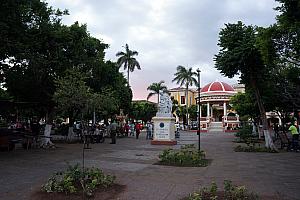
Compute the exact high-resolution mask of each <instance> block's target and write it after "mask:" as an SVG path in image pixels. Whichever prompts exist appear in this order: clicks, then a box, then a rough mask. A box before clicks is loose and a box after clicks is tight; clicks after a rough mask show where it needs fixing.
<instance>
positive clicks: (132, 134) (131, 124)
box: [130, 122, 134, 136]
mask: <svg viewBox="0 0 300 200" xmlns="http://www.w3.org/2000/svg"><path fill="white" fill-rule="evenodd" d="M130 136H134V123H133V122H131V123H130Z"/></svg>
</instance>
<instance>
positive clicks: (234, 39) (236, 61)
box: [215, 21, 276, 149]
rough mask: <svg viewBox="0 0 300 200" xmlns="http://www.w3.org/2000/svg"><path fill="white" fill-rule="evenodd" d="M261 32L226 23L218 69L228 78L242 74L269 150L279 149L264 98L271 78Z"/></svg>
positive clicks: (250, 27)
mask: <svg viewBox="0 0 300 200" xmlns="http://www.w3.org/2000/svg"><path fill="white" fill-rule="evenodd" d="M258 31H259V29H258V28H256V27H253V26H246V25H244V24H243V23H242V22H240V21H239V22H238V23H236V24H226V25H225V28H223V29H222V30H221V31H220V33H219V36H220V38H219V44H218V45H219V46H220V51H219V53H218V54H217V55H216V56H215V61H216V68H217V69H218V70H220V71H221V73H222V74H223V75H225V76H227V77H229V78H232V77H233V76H235V75H237V74H240V75H241V81H242V82H243V83H245V84H246V86H248V87H250V88H251V89H253V91H254V94H255V97H256V101H257V105H258V108H259V111H260V115H261V120H262V125H263V130H264V134H265V141H266V147H267V148H271V149H276V147H275V146H274V144H273V141H272V139H271V136H270V133H269V129H268V122H267V117H266V109H265V106H264V104H263V100H262V97H261V90H260V89H261V85H262V84H263V83H264V81H265V80H266V78H267V77H268V75H269V73H268V72H269V71H270V70H271V68H270V67H271V66H267V65H266V63H265V62H264V59H263V56H262V54H261V51H260V50H261V49H260V48H259V46H258V44H257V43H258V42H257V41H258V36H257V33H258Z"/></svg>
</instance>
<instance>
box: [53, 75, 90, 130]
mask: <svg viewBox="0 0 300 200" xmlns="http://www.w3.org/2000/svg"><path fill="white" fill-rule="evenodd" d="M84 79H85V77H84V76H83V74H82V73H80V72H79V71H77V70H68V71H67V73H66V76H65V77H63V78H60V79H58V80H57V81H56V84H57V85H56V86H57V90H56V92H55V94H54V97H53V98H54V100H55V101H56V102H57V105H58V109H59V110H60V111H62V112H63V113H65V116H69V117H70V118H71V122H73V121H74V119H75V118H76V117H77V116H78V115H79V114H81V113H82V112H83V110H84V109H85V108H86V107H87V106H88V103H89V101H90V99H92V93H91V89H90V88H89V87H88V86H86V84H85V81H84ZM70 125H73V123H70Z"/></svg>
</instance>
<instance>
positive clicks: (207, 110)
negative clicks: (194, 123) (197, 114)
mask: <svg viewBox="0 0 300 200" xmlns="http://www.w3.org/2000/svg"><path fill="white" fill-rule="evenodd" d="M209 109H210V108H209V103H207V118H209V117H210V115H209Z"/></svg>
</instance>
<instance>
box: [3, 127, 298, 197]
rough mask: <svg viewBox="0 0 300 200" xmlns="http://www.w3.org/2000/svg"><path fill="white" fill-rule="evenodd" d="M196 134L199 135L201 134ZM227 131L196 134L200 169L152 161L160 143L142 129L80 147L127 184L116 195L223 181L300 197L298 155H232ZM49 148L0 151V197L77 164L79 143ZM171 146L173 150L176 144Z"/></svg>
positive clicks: (172, 191) (177, 192) (176, 191)
mask: <svg viewBox="0 0 300 200" xmlns="http://www.w3.org/2000/svg"><path fill="white" fill-rule="evenodd" d="M201 134H202V133H201ZM232 140H233V134H231V133H226V134H224V133H217V134H207V133H203V134H202V135H201V145H202V148H203V149H204V150H205V151H206V152H207V158H209V159H213V161H212V163H211V165H209V166H208V167H206V168H179V167H167V166H159V165H152V164H153V163H154V162H156V161H157V159H158V158H157V156H158V154H159V152H161V150H162V149H164V148H167V147H166V146H151V145H150V141H148V140H145V133H143V134H142V137H141V138H140V139H139V140H136V139H134V138H133V137H131V138H122V139H118V140H117V144H116V145H110V144H109V142H110V140H109V139H107V140H106V141H105V143H104V144H94V145H92V149H91V150H87V151H86V165H88V166H96V167H100V168H102V169H103V170H104V171H105V172H107V173H112V174H115V175H116V176H117V182H118V183H120V184H124V185H127V189H126V191H125V192H124V193H122V194H120V196H119V199H122V200H123V199H124V200H125V199H128V200H129V199H130V200H131V199H137V200H141V199H143V200H148V199H149V200H150V199H151V200H174V199H181V198H182V197H185V196H187V195H188V193H190V192H193V191H194V190H196V189H198V188H199V187H200V186H207V185H209V184H210V183H211V182H212V181H216V182H217V183H218V185H219V186H220V187H221V186H222V183H223V181H224V180H226V179H227V180H232V181H233V182H234V184H240V185H246V186H247V187H248V188H249V189H250V190H252V191H255V192H257V193H259V194H263V195H268V196H274V195H275V196H277V197H278V199H280V200H282V199H287V200H293V199H300V189H299V188H300V173H299V170H300V153H286V152H284V153H279V154H270V153H237V152H233V150H232V149H233V146H234V145H235V144H234V143H232V142H231V141H232ZM191 143H195V144H197V135H196V134H195V133H188V132H183V133H181V139H180V141H179V144H191ZM57 146H58V148H57V149H54V150H42V149H36V150H30V151H25V150H23V149H20V148H19V149H17V150H16V151H14V152H0V185H1V187H0V199H1V200H2V199H4V200H6V199H7V200H14V199H30V194H31V193H32V191H34V190H37V189H38V188H39V187H40V185H41V184H42V183H43V182H45V181H46V180H47V178H48V177H49V175H50V174H52V173H53V172H55V171H58V170H62V169H64V168H66V166H67V162H68V163H71V164H72V163H81V160H82V159H81V158H82V145H80V144H57ZM179 146H180V145H176V146H175V148H179Z"/></svg>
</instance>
